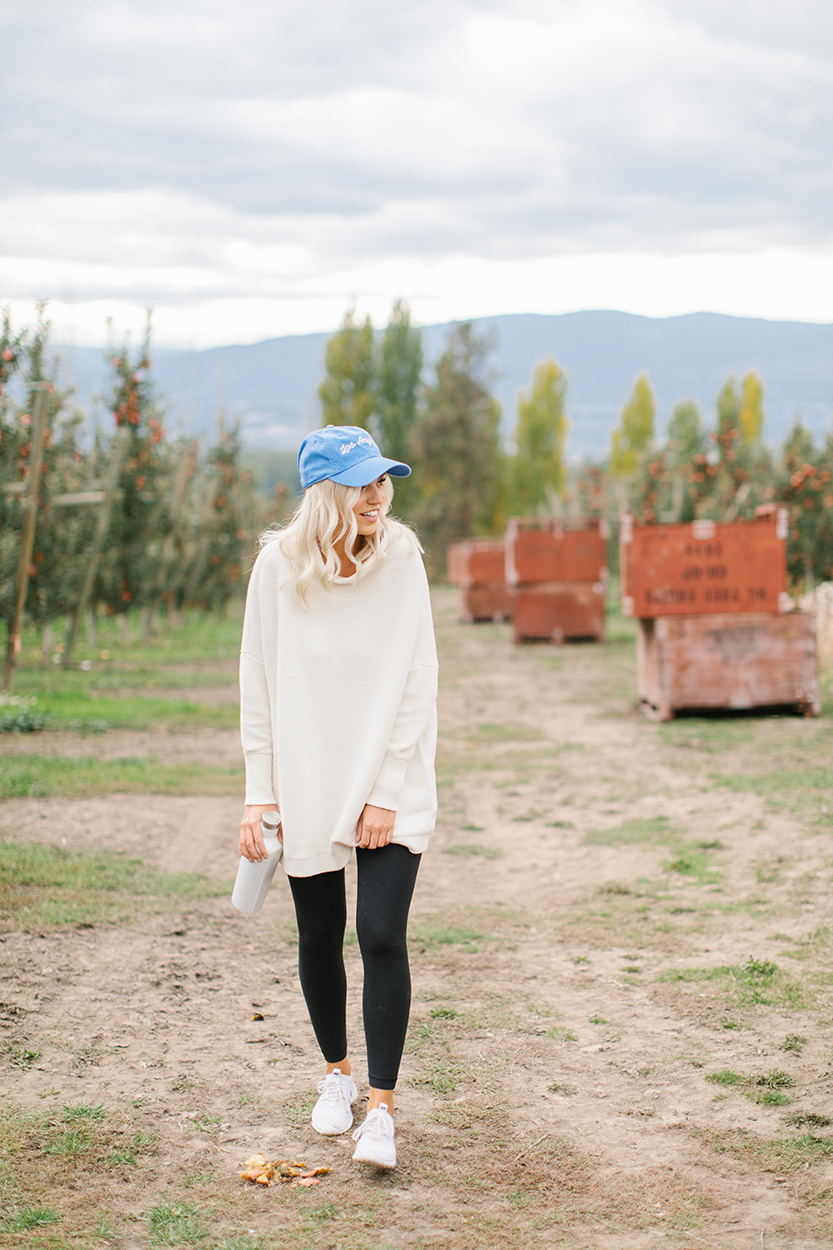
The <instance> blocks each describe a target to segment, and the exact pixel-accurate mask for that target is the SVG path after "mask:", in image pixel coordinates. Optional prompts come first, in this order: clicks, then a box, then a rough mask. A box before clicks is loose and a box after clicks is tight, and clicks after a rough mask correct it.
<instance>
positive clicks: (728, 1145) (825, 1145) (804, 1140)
mask: <svg viewBox="0 0 833 1250" xmlns="http://www.w3.org/2000/svg"><path fill="white" fill-rule="evenodd" d="M695 1133H696V1135H697V1136H699V1137H700V1138H701V1139H702V1140H704V1141H706V1142H707V1143H708V1144H709V1145H710V1146H711V1148H712V1150H714V1151H716V1152H717V1153H718V1154H728V1155H731V1156H732V1157H733V1158H735V1159H739V1160H742V1161H743V1162H746V1163H751V1164H753V1165H754V1166H756V1167H757V1168H759V1169H761V1170H767V1171H773V1172H797V1171H798V1170H799V1169H804V1168H805V1167H806V1166H807V1165H808V1164H810V1165H812V1164H813V1163H815V1162H816V1161H817V1160H820V1159H824V1158H827V1157H829V1156H830V1155H833V1138H830V1137H816V1136H815V1135H814V1134H813V1133H803V1134H802V1135H801V1136H800V1137H795V1138H776V1139H775V1140H772V1141H766V1140H762V1139H761V1138H760V1137H758V1136H756V1135H754V1134H752V1133H747V1132H745V1131H744V1130H743V1129H735V1130H733V1131H731V1132H725V1133H720V1132H713V1133H711V1132H709V1131H708V1130H703V1129H701V1130H699V1131H697V1130H695Z"/></svg>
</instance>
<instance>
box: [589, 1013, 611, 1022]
mask: <svg viewBox="0 0 833 1250" xmlns="http://www.w3.org/2000/svg"><path fill="white" fill-rule="evenodd" d="M587 1019H588V1020H589V1021H590V1023H591V1024H608V1023H609V1022H608V1020H606V1019H605V1017H604V1016H600V1015H598V1014H597V1015H593V1016H588V1017H587Z"/></svg>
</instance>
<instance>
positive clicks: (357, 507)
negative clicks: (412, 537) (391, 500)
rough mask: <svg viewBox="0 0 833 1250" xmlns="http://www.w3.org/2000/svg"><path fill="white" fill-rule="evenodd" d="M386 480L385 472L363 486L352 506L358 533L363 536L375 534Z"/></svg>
mask: <svg viewBox="0 0 833 1250" xmlns="http://www.w3.org/2000/svg"><path fill="white" fill-rule="evenodd" d="M387 480H388V478H387V474H386V473H385V474H383V475H382V476H381V477H379V478H377V479H376V481H375V482H371V483H370V485H369V486H363V487H362V493H361V494H360V495H359V498H358V500H357V502H356V503H355V504H354V506H353V513H354V515H355V517H356V524H357V526H358V530H359V534H361V535H362V537H364V538H367V537H369V536H370V535H371V534H375V533H376V530H377V529H378V527H379V519H380V517H381V515H382V508H383V507H384V504H385V490H384V487H385V483H386V482H387Z"/></svg>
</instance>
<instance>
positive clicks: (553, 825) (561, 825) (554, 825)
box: [544, 820, 575, 829]
mask: <svg viewBox="0 0 833 1250" xmlns="http://www.w3.org/2000/svg"><path fill="white" fill-rule="evenodd" d="M544 825H545V827H546V828H547V829H575V825H574V824H573V822H572V820H545V821H544Z"/></svg>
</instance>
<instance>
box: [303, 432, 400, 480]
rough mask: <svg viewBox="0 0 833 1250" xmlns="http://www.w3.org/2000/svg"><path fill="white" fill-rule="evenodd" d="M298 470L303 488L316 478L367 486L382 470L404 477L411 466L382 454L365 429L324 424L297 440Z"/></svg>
mask: <svg viewBox="0 0 833 1250" xmlns="http://www.w3.org/2000/svg"><path fill="white" fill-rule="evenodd" d="M298 472H299V473H300V475H301V485H302V486H303V488H304V490H306V489H307V487H308V486H314V485H315V483H316V482H324V481H330V482H339V483H340V484H341V485H342V486H368V485H369V484H370V483H371V482H375V481H376V478H377V477H381V476H382V474H383V473H391V474H392V475H393V476H394V477H408V476H409V474H410V472H411V466H410V465H407V464H402V463H401V461H399V460H388V459H387V458H386V457H385V456H383V455H382V453H381V452H380V450H379V448H378V447H377V445H376V443H375V442H374V440H373V439H372V438H371V437H370V435H369V434H368V432H367V430H362V429H361V428H360V427H359V426H357V425H328V426H326V427H325V429H323V430H313V432H312V433H311V434H308V435H307V437H306V438H305V439H304V441H303V443H301V449H300V451H299V452H298Z"/></svg>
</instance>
